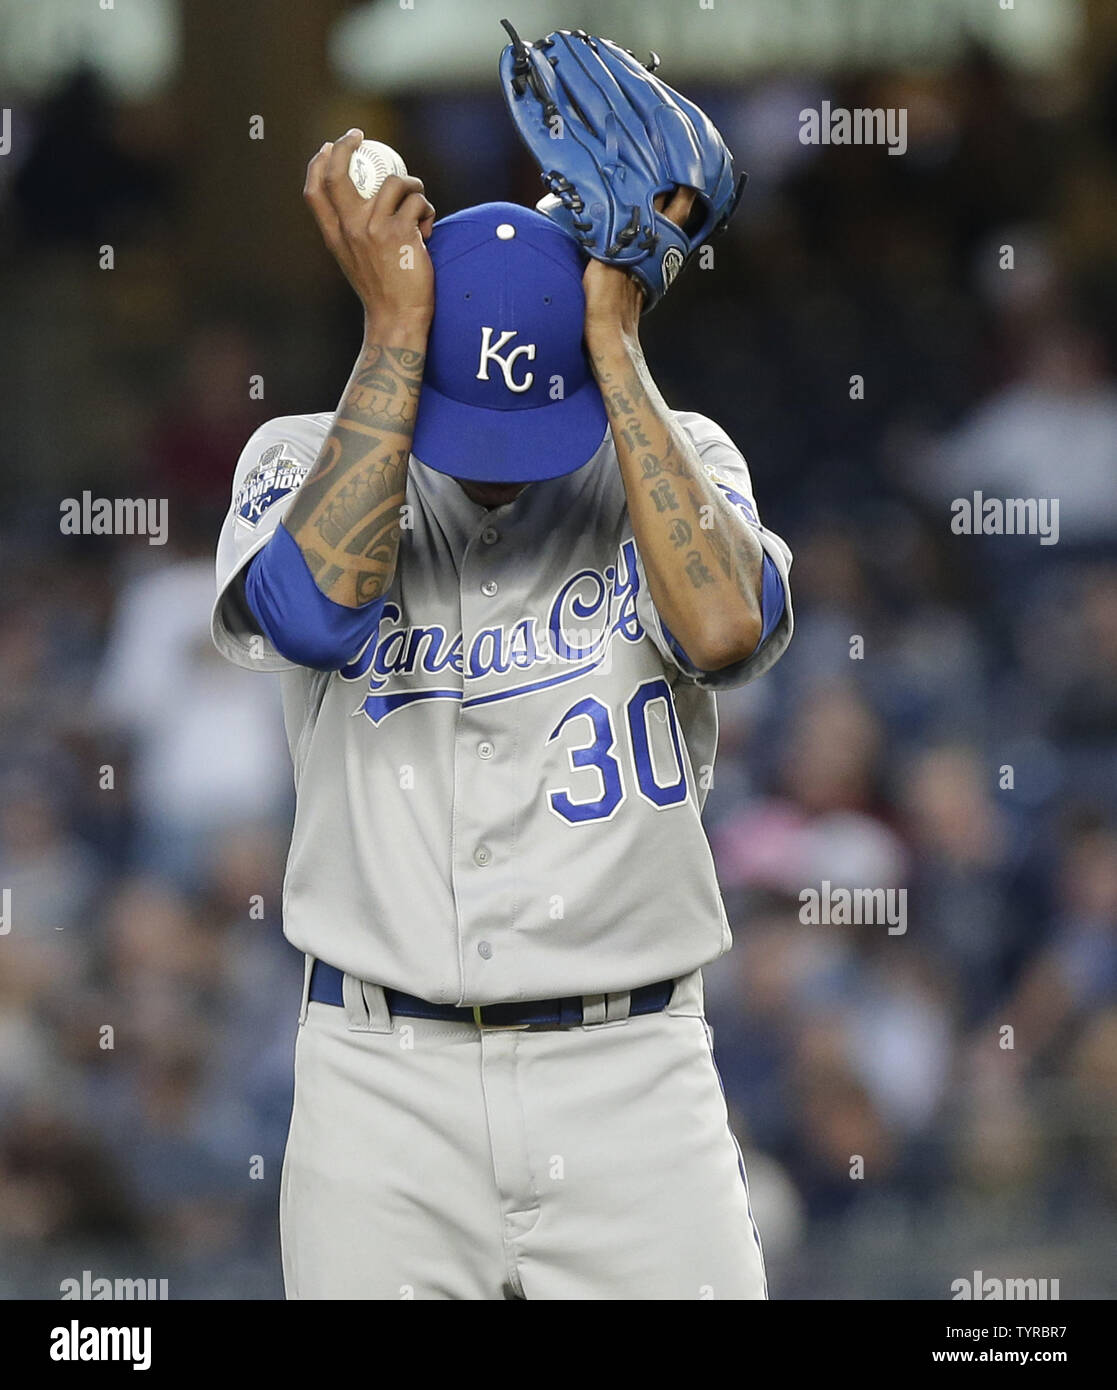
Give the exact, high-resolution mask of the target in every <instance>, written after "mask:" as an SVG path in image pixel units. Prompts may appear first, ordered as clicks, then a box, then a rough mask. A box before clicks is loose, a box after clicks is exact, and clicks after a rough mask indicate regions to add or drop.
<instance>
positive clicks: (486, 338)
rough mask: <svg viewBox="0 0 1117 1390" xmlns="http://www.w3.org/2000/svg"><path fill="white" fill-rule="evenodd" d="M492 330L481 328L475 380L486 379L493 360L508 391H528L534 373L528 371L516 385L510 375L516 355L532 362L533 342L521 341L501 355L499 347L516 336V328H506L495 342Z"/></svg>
mask: <svg viewBox="0 0 1117 1390" xmlns="http://www.w3.org/2000/svg"><path fill="white" fill-rule="evenodd" d="M494 331H495V330H494V329H492V328H482V329H481V361H480V362H479V363H478V365H477V380H478V381H488V379H489V363H490V362H495V363H496V364H497V366H498V367H499V368H500V370H501V372H502V373H503V374H504V384H505V386H507V387H508V389H509V391H516V392H521V391H530V390H531V384H532V382H533V381H534V380H535V373H534V372H530V371H529V372H528V374H527V375H526V376H525V377H524V379H523V380H522V381H521V382H520V383H519V384H518V385H517V383H516V380H515V378H514V377H513V375H512V367H513V365H514V364H515V361H516V358H517V357H526V358H527V360H528V361H529V362H534V361H535V344H534V343H521V344H520V345H519V347H516V348H513V349H512V351H511V352H508V353H506V354H505V355H504V356H503V357H501V355H500V349H501V348H502V347H504V345H505V344H506V343H510V342H511V341H512V339H513V338H514V337H515V336H516V329H514V328H506V329H505V330H504V332H503V333H501V335H500V337H499V338H498V339H497V340H496V342H495V343H494V342H493V341H492V336H493V333H494Z"/></svg>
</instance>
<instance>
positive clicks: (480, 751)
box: [477, 742, 496, 758]
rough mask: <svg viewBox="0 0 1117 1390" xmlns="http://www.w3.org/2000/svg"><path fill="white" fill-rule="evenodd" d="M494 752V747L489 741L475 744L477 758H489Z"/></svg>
mask: <svg viewBox="0 0 1117 1390" xmlns="http://www.w3.org/2000/svg"><path fill="white" fill-rule="evenodd" d="M495 752H496V749H495V748H494V747H493V745H492V744H491V743H488V742H485V743H479V744H478V745H477V756H478V757H479V758H491V757H492V755H493V754H494V753H495Z"/></svg>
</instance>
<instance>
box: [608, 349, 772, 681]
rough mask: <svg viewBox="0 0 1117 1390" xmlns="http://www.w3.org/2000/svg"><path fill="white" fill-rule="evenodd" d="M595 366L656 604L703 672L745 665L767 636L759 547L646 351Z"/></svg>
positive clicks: (612, 352) (615, 352)
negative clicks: (667, 398)
mask: <svg viewBox="0 0 1117 1390" xmlns="http://www.w3.org/2000/svg"><path fill="white" fill-rule="evenodd" d="M591 361H592V363H593V368H594V373H595V375H596V378H597V382H598V385H599V387H600V389H601V395H602V399H603V401H604V403H605V410H606V414H607V415H608V418H609V424H610V428H611V429H612V432H613V439H614V442H615V444H616V448H617V457H618V459H619V461H620V465H621V473H622V476H623V478H624V484H625V491H626V494H627V496H628V505H629V515H630V517H631V519H632V525H633V530H634V532H635V535H636V542H637V545H638V546H639V548H640V554H641V558H642V559H643V561H644V568H645V570H646V572H647V575H648V583H649V586H650V587H651V591H652V597H653V599H654V600H655V603H656V606H657V608H658V609H659V611H660V614H661V615H662V617H663V619H664V621H665V622H666V623H667V625H668V626H669V627H670V629H671V631H672V632H673V633H674V635H675V636H676V638H677V639H678V640H679V641H680V643H681V644H682V647H683V649H684V651H686V652H687V654H688V655H689V656H690V657H691V659H692V660H693V661H695V662H696V664H698V665H707V664H708V669H715V668H716V666H718V665H725V664H727V663H728V662H729V661H733V660H739V659H741V657H742V656H746V655H748V653H749V652H750V651H752V649H753V648H754V647H755V644H756V641H757V640H758V637H759V628H760V575H761V564H762V557H763V552H762V550H761V547H760V543H759V541H758V540H757V538H756V536H755V534H754V533H753V531H752V529H751V527H749V525H748V524H747V523H746V522H745V521H744V520H743V519H742V517H741V516H740V515H739V514H738V512H737V510H736V509H735V508H734V507H733V505H732V504H731V503H730V502H729V500H728V499H727V498H726V496H725V494H724V493H723V492H722V491H721V489H720V488H719V487H718V486H717V484H716V483H715V482H714V481H713V480H712V479H711V478H709V477H708V476H707V474H706V472H705V470H704V468H703V467H702V462H701V459H700V458H699V456H698V452H697V450H696V449H695V447H694V445H693V443H692V442H691V440H690V439H689V437H688V436H687V435H686V434H685V433H684V432H683V431H682V430H681V429H680V428H679V426H678V425H677V424H676V422H675V420H674V419H673V417H672V416H671V413H670V411H669V410H668V408H667V405H666V403H665V402H664V400H663V397H662V396H661V395H660V394H659V391H658V389H657V388H656V385H655V382H654V381H653V380H652V377H651V374H650V373H649V371H648V368H647V365H646V363H645V362H644V359H643V356H642V354H641V353H640V351H639V346H638V345H636V344H634V343H632V342H631V341H628V342H625V343H623V344H620V343H615V344H614V345H613V346H612V348H607V349H605V350H604V351H600V350H598V351H595V352H594V353H593V354H592V355H591Z"/></svg>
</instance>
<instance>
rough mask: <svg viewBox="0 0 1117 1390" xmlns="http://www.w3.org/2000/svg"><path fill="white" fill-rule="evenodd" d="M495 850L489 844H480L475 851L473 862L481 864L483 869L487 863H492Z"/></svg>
mask: <svg viewBox="0 0 1117 1390" xmlns="http://www.w3.org/2000/svg"><path fill="white" fill-rule="evenodd" d="M492 858H493V852H492V850H491V849H490V848H489V847H488V845H478V846H477V848H476V849H475V850H474V851H473V862H474V863H475V864H480V866H481V868H482V869H483V868H484V867H485V865H486V864H490V863H492Z"/></svg>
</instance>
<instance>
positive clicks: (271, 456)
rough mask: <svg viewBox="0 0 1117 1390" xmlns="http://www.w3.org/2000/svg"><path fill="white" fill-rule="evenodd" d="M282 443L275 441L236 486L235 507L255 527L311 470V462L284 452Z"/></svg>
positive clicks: (238, 513) (240, 518) (247, 522)
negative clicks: (302, 460)
mask: <svg viewBox="0 0 1117 1390" xmlns="http://www.w3.org/2000/svg"><path fill="white" fill-rule="evenodd" d="M285 447H286V446H285V445H283V444H272V445H271V446H270V447H269V448H267V449H265V450H264V452H263V453H262V454H261V455H260V457H259V459H258V460H257V463H256V465H255V467H254V468H253V469H252V470H251V472H250V473H249V474H248V476H247V477H246V478H245V480H244V482H243V483H241V485H240V487H239V488H238V489H237V493H236V496H235V497H234V498H233V511H234V513H235V515H236V516H237V518H238V519H239V520H240V521H243V522H244V523H245V525H246V526H252V527H255V526H256V525H257V524H258V523H259V521H260V519H261V517H263V515H264V514H265V512H267V511H268V509H269V508H271V507H274V506H275V504H276V503H277V502H278V501H280V499H281V498H284V497H286V496H287V495H288V493H291V492H294V491H295V489H296V488H297V487H298V486H299V485H300V483H301V482H302V480H303V479H304V478H305V477H306V475H307V473H309V472H310V465H309V464H305V463H299V461H298V460H297V459H293V458H292V457H291V456H290V454H286V453H284V448H285Z"/></svg>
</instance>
